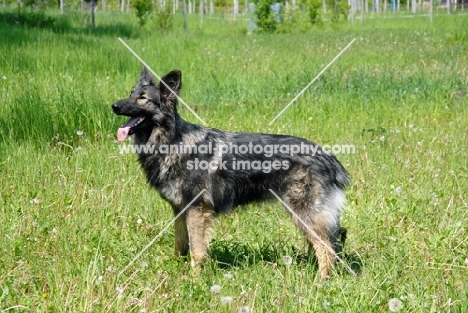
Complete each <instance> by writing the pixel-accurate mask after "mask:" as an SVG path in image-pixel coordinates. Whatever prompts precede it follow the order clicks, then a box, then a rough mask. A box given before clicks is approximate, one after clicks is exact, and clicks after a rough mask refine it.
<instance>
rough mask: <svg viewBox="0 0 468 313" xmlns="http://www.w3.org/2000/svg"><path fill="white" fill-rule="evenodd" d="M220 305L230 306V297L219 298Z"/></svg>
mask: <svg viewBox="0 0 468 313" xmlns="http://www.w3.org/2000/svg"><path fill="white" fill-rule="evenodd" d="M221 303H222V304H224V305H227V304H231V303H232V297H231V296H225V297H221Z"/></svg>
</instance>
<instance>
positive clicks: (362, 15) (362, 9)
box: [361, 0, 366, 25]
mask: <svg viewBox="0 0 468 313" xmlns="http://www.w3.org/2000/svg"><path fill="white" fill-rule="evenodd" d="M364 1H366V0H361V25H363V24H364Z"/></svg>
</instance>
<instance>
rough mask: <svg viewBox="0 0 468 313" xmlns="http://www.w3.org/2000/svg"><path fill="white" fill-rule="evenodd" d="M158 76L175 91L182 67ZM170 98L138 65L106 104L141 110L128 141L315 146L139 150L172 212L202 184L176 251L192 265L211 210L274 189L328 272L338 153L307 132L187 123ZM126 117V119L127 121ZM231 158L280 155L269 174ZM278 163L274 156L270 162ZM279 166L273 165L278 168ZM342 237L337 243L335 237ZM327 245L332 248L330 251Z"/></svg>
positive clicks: (341, 181) (209, 227) (339, 231)
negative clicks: (299, 148) (268, 150)
mask: <svg viewBox="0 0 468 313" xmlns="http://www.w3.org/2000/svg"><path fill="white" fill-rule="evenodd" d="M162 80H163V81H164V82H165V83H166V84H167V85H168V86H169V87H170V88H171V89H172V90H173V91H174V92H175V93H179V91H180V88H181V72H180V71H178V70H175V71H172V72H170V73H169V74H167V75H166V76H164V77H163V78H162ZM176 104H177V97H176V96H175V95H174V94H173V93H172V92H171V91H170V90H169V89H168V88H167V87H166V86H165V85H164V84H162V83H161V82H159V83H157V82H155V80H154V78H153V77H152V76H151V74H150V73H149V72H148V71H147V69H146V68H143V71H142V73H141V76H140V80H139V82H138V84H137V85H136V86H135V87H134V88H133V90H132V92H131V95H130V97H129V98H127V99H122V100H119V101H117V102H116V103H114V104H113V105H112V109H113V110H114V112H115V113H116V114H118V115H125V116H129V117H131V118H136V117H140V119H139V123H138V124H137V125H135V126H133V127H131V128H130V132H129V135H133V136H134V144H135V145H147V146H152V147H155V148H157V147H160V146H161V145H180V144H181V143H182V144H184V145H207V144H208V143H210V144H211V145H212V148H213V151H216V148H217V147H219V146H220V145H228V144H230V143H232V144H234V145H237V146H240V145H242V144H246V145H247V144H248V143H253V144H254V145H255V144H257V145H262V146H266V145H292V144H299V145H300V144H301V143H303V144H308V145H313V146H314V147H316V148H317V149H318V150H317V153H315V154H314V155H311V154H302V153H297V154H294V155H291V154H282V153H279V152H276V153H274V154H272V155H271V157H267V156H265V155H264V154H255V153H246V154H240V153H238V154H235V153H225V154H222V155H220V154H219V153H216V152H213V153H204V154H202V153H196V154H194V153H185V154H184V153H180V152H179V153H170V154H160V153H144V152H140V153H139V155H138V160H139V162H140V164H141V165H142V167H143V168H144V170H145V172H146V177H147V180H148V182H149V183H150V184H151V185H152V186H153V187H154V188H156V190H157V191H158V192H159V194H160V195H161V196H162V197H163V198H164V199H166V200H167V201H168V202H169V203H170V204H171V206H172V208H173V210H174V214H176V215H177V214H178V213H179V212H181V210H183V209H184V208H185V207H186V206H187V205H188V204H189V203H190V202H191V201H192V200H193V199H194V198H195V196H196V195H197V194H198V193H200V191H202V190H203V189H206V191H205V192H204V193H203V194H202V195H201V196H200V197H199V198H198V199H197V200H196V201H195V202H194V203H193V204H192V205H191V206H190V207H189V208H188V209H187V210H186V212H185V213H184V214H183V215H181V217H179V218H178V219H177V220H176V222H175V247H176V251H177V252H178V253H180V254H182V255H186V254H187V253H188V252H190V256H191V264H192V265H195V264H197V263H198V262H199V261H201V260H202V259H203V258H204V257H205V256H206V254H207V248H208V244H209V242H210V240H211V237H212V234H213V224H214V217H215V216H216V215H217V214H218V213H223V212H227V211H230V210H232V209H234V208H235V207H237V206H239V205H242V204H246V203H249V202H254V201H263V200H268V199H274V196H273V194H272V193H271V192H270V191H269V190H270V189H271V190H273V191H274V192H275V193H276V194H277V195H279V196H280V197H281V198H282V199H283V200H284V201H285V203H287V204H288V206H289V207H290V208H291V209H292V210H293V211H294V212H295V213H296V215H297V216H298V217H299V218H300V219H301V220H302V221H303V222H305V224H306V225H307V227H306V226H304V224H303V223H302V222H301V221H300V220H298V219H297V218H295V217H294V216H293V220H294V223H295V224H296V226H297V227H298V228H299V229H301V230H302V231H303V233H304V234H305V236H306V238H307V240H308V241H309V242H310V244H311V246H312V247H313V248H314V249H315V252H316V256H317V259H318V263H319V269H320V272H321V276H322V278H324V277H325V276H327V275H328V274H329V272H330V270H331V268H332V265H333V263H334V262H335V261H336V254H338V253H340V252H341V245H342V244H343V241H344V239H345V237H346V230H345V229H344V228H341V227H340V222H339V219H340V212H341V210H342V207H343V205H344V204H345V201H346V200H345V193H344V188H345V186H346V185H347V184H348V183H349V178H348V176H347V173H346V170H345V169H344V168H343V166H342V165H341V164H340V162H339V161H338V160H337V158H336V157H335V156H334V155H332V154H330V153H327V152H326V151H324V150H322V149H321V148H320V147H318V146H317V145H316V144H314V143H312V142H309V141H307V140H306V139H302V138H298V137H293V136H287V135H270V134H258V133H231V132H225V131H221V130H218V129H214V128H206V127H202V126H199V125H195V124H191V123H188V122H186V121H184V120H183V119H182V117H181V116H180V115H179V114H178V112H177V106H176ZM129 122H130V121H129ZM195 159H198V160H199V161H202V160H206V161H213V162H215V163H216V162H221V163H222V162H225V163H224V165H225V168H218V169H216V168H215V169H206V170H201V169H193V167H192V168H191V169H189V166H188V164H189V163H190V162H191V161H192V162H193V160H195ZM236 161H249V162H253V161H257V164H259V162H260V163H261V162H265V161H270V162H273V161H279V162H280V163H281V164H286V163H287V164H288V165H289V166H287V168H286V166H282V167H281V168H280V169H271V171H269V172H268V173H266V172H265V171H264V170H261V169H249V170H248V169H244V170H239V169H234V168H233V164H234V162H236ZM277 164H278V163H277ZM277 168H278V167H277ZM340 241H341V242H340ZM331 251H335V252H336V254H335V253H332V252H331Z"/></svg>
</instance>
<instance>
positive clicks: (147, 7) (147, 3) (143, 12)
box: [133, 0, 153, 27]
mask: <svg viewBox="0 0 468 313" xmlns="http://www.w3.org/2000/svg"><path fill="white" fill-rule="evenodd" d="M133 7H134V8H135V10H136V16H137V18H138V23H139V24H140V26H142V27H143V26H145V24H146V22H147V20H148V17H149V15H150V13H151V9H152V7H153V4H152V3H151V0H134V1H133Z"/></svg>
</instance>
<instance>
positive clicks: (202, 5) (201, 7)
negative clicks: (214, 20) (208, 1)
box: [200, 0, 205, 23]
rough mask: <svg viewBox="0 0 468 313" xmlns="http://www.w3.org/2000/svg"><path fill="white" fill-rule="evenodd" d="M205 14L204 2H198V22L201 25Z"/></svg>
mask: <svg viewBox="0 0 468 313" xmlns="http://www.w3.org/2000/svg"><path fill="white" fill-rule="evenodd" d="M204 14H205V0H200V21H201V22H202V23H203V15H204Z"/></svg>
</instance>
